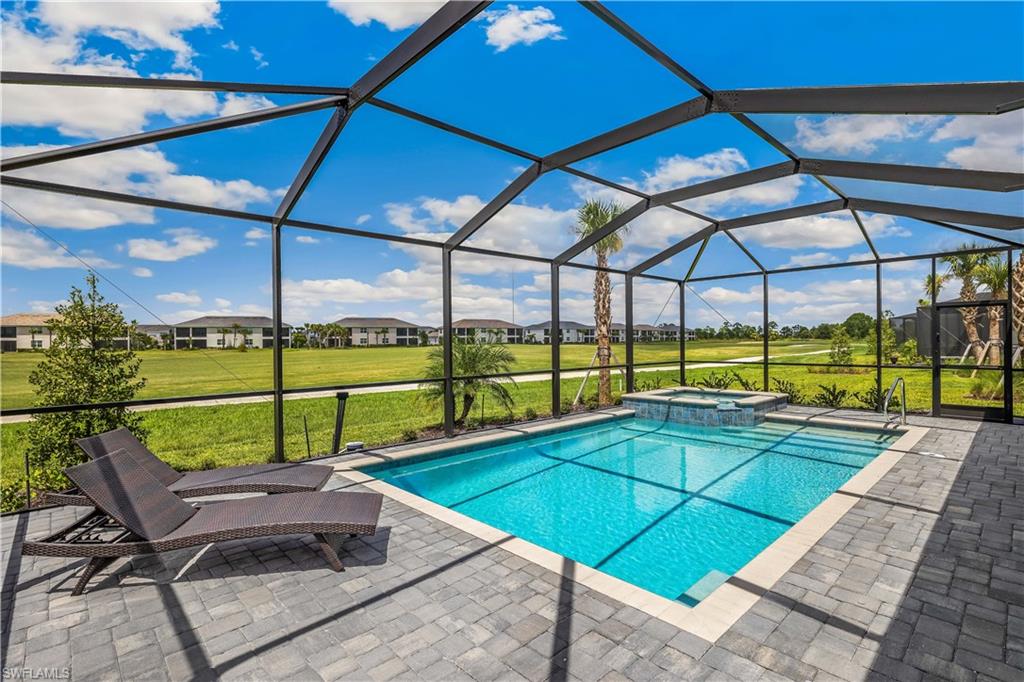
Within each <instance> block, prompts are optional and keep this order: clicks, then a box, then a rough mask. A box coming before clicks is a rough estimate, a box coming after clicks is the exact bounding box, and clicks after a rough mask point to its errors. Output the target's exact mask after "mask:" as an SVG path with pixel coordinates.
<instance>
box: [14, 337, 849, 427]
mask: <svg viewBox="0 0 1024 682" xmlns="http://www.w3.org/2000/svg"><path fill="white" fill-rule="evenodd" d="M828 352H829V351H828V350H813V351H805V352H803V353H787V354H785V355H769V356H768V359H775V358H791V357H796V356H798V355H821V354H823V353H828ZM761 358H762V356H760V355H751V356H749V357H745V358H734V359H732V360H730V361H728V362H714V361H711V362H698V363H694V364H688V365H687V366H686V368H687V369H688V370H689V369H709V368H716V367H730V366H732V365H735V364H744V363H757V362H761ZM678 366H679V364H678V363H672V362H668V363H665V364H664V365H658V366H652V367H637V368H636V372H658V371H665V370H672V369H676V368H678ZM596 371H597V368H596V367H595V368H594V369H593V370H591V373H592V374H593V373H595V372H596ZM612 371H615V370H612ZM586 374H587V370H573V371H571V372H562V378H563V379H578V378H582V377H584V376H586ZM550 379H551V373H550V372H537V373H535V374H524V375H522V376H517V377H515V381H516V383H529V382H534V381H548V380H550ZM419 387H420V384H419V382H416V381H413V382H410V383H407V384H395V385H392V386H364V387H362V388H350V389H348V390H347V391H346V392H347V393H348V394H349V395H362V394H366V393H390V392H391V391H415V390H416V389H418V388H419ZM335 393H337V391H334V390H331V391H315V392H311V393H300V394H297V395H286V396H285V397H284V399H285V400H307V399H309V398H332V397H334V394H335ZM271 400H272V398H270V397H269V396H266V397H261V396H249V397H244V398H211V399H210V400H201V401H182V402H172V403H160V404H159V405H139V406H138V407H135V408H132V411H133V412H151V411H153V410H170V409H174V408H179V407H211V406H214V405H245V404H249V403H259V402H270V401H271ZM30 419H31V415H27V414H19V415H11V416H8V415H4V416H2V417H0V424H17V423H19V422H27V421H29V420H30Z"/></svg>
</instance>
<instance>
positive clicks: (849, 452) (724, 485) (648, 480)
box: [362, 418, 896, 605]
mask: <svg viewBox="0 0 1024 682" xmlns="http://www.w3.org/2000/svg"><path fill="white" fill-rule="evenodd" d="M895 438H896V436H895V435H892V434H881V433H872V432H858V431H852V430H842V429H835V428H822V427H808V426H805V425H796V424H788V423H783V422H770V421H768V422H764V423H762V424H759V425H757V426H749V427H706V426H695V425H689V424H679V423H673V422H660V421H649V420H643V419H635V418H629V419H620V420H615V421H611V422H605V423H601V424H597V425H593V426H587V427H582V428H576V429H571V430H567V431H562V432H559V433H554V434H550V435H546V436H538V437H532V438H528V439H523V440H518V441H515V442H512V443H508V444H505V445H499V446H494V447H487V448H480V449H475V450H470V451H463V452H459V453H457V454H449V455H445V454H443V453H442V454H441V455H439V456H434V457H431V458H427V459H421V460H418V461H410V462H409V463H405V464H403V463H401V462H395V463H389V464H375V465H371V466H368V467H364V468H363V469H362V471H364V472H365V473H367V474H369V475H371V476H374V477H375V478H379V479H381V480H384V481H386V482H388V483H390V484H392V485H395V486H397V487H399V488H402V489H403V490H407V491H409V492H411V493H414V494H416V495H419V496H421V497H425V498H427V499H428V500H432V501H433V502H436V503H438V504H441V505H444V506H446V507H449V508H451V509H454V510H456V511H458V512H461V513H463V514H466V515H467V516H471V517H473V518H475V519H477V520H479V521H483V522H484V523H487V524H489V525H491V526H494V527H495V528H499V529H501V530H503V531H505V532H507V533H510V534H512V535H516V536H518V537H521V538H523V539H525V540H529V541H530V542H533V543H535V544H538V545H540V546H542V547H545V548H547V549H549V550H551V551H553V552H557V553H558V554H561V555H563V556H566V557H569V558H570V559H573V560H575V561H578V562H580V563H583V564H586V565H587V566H591V567H594V568H597V569H599V570H601V571H604V572H605V573H609V574H611V575H614V576H616V577H618V578H621V579H622V580H625V581H627V582H629V583H631V584H633V585H636V586H638V587H642V588H644V589H646V590H650V591H651V592H655V593H657V594H660V595H662V596H664V597H668V598H670V599H677V600H680V601H682V602H684V603H687V604H690V605H693V604H696V603H697V602H699V601H700V600H701V599H702V598H703V597H705V596H707V594H708V593H710V592H711V591H712V590H713V589H714V588H715V587H717V586H718V585H719V584H721V583H722V582H723V581H724V580H725V579H726V578H728V577H729V576H730V575H732V574H733V573H735V572H736V571H737V570H739V569H740V568H742V567H743V565H744V564H746V563H747V562H748V561H750V560H751V559H752V558H754V556H756V555H757V554H758V553H760V552H761V550H763V549H764V548H765V547H767V546H768V545H769V544H771V543H772V541H774V540H775V539H776V538H778V537H779V536H780V535H782V534H783V533H784V532H786V530H787V529H788V528H789V527H790V526H792V525H793V524H794V523H796V522H797V521H799V520H800V519H801V518H802V517H803V516H805V515H806V514H807V513H808V512H809V511H811V509H813V508H814V507H815V506H816V505H817V504H818V503H820V502H821V501H822V500H824V499H825V498H826V497H828V496H829V495H830V494H832V493H833V492H834V491H835V490H836V489H837V488H839V487H840V486H842V485H843V483H845V482H846V481H847V480H848V479H849V478H850V477H852V476H853V475H854V474H856V473H857V471H859V470H860V469H861V468H862V467H863V466H864V465H865V464H867V463H868V462H870V461H871V460H872V459H873V458H874V457H875V456H877V455H878V454H879V453H880V452H882V451H883V450H885V449H886V448H887V447H889V445H891V444H892V442H893V441H894V440H895Z"/></svg>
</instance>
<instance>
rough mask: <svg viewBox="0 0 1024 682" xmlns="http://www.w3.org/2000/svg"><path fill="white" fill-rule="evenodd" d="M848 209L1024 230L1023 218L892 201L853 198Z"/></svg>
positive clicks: (1000, 228) (999, 228) (1001, 228)
mask: <svg viewBox="0 0 1024 682" xmlns="http://www.w3.org/2000/svg"><path fill="white" fill-rule="evenodd" d="M850 207H851V208H855V209H857V210H859V211H868V212H870V213H886V214H888V215H899V216H904V217H906V218H917V219H918V220H930V221H935V220H941V221H945V222H950V223H966V224H968V225H975V226H977V227H992V228H995V229H998V230H1019V229H1021V228H1024V217H1020V216H1009V215H1000V214H996V213H980V212H978V211H961V210H958V209H955V208H939V207H937V206H919V205H916V204H903V203H898V202H893V201H875V200H873V199H853V198H851V199H850Z"/></svg>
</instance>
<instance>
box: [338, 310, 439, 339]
mask: <svg viewBox="0 0 1024 682" xmlns="http://www.w3.org/2000/svg"><path fill="white" fill-rule="evenodd" d="M334 324H336V325H339V326H341V327H345V328H346V329H348V331H349V343H350V344H351V345H353V346H418V345H420V330H421V329H423V330H424V331H425V330H426V327H420V326H419V325H416V324H413V323H412V322H406V321H405V320H400V319H398V318H396V317H343V318H341V319H340V320H338V321H336V322H335V323H334Z"/></svg>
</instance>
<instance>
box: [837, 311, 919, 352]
mask: <svg viewBox="0 0 1024 682" xmlns="http://www.w3.org/2000/svg"><path fill="white" fill-rule="evenodd" d="M891 318H892V312H890V311H888V310H887V311H885V312H884V313H883V314H882V362H886V361H888V362H890V363H893V364H895V362H896V361H897V360H898V359H899V354H900V350H899V343H898V342H897V341H896V330H895V329H893V328H892V322H890V320H891ZM873 322H874V320H872V325H871V330H870V331H869V332H868V337H867V339H868V350H869V351H870V352H871V353H874V352H875V350H876V348H877V343H876V340H875V325H874V324H873ZM844 326H845V325H844ZM914 345H915V348H916V345H917V344H916V342H915V344H914Z"/></svg>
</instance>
